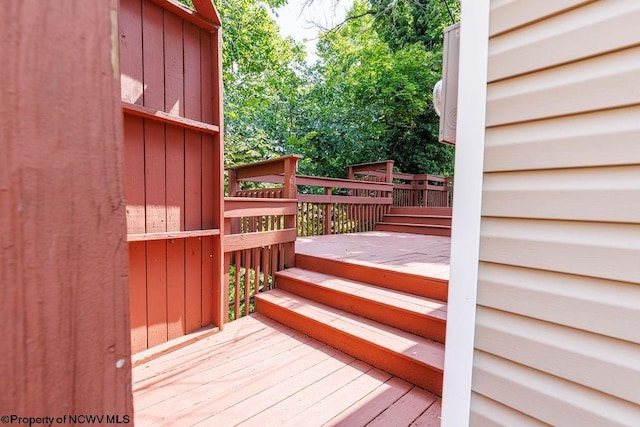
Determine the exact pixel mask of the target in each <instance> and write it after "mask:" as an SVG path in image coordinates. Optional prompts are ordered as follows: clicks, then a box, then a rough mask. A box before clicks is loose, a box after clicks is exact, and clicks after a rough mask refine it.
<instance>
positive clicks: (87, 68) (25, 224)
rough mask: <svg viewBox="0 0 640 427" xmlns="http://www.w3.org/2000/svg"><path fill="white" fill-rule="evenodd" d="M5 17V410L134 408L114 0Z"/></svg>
mask: <svg viewBox="0 0 640 427" xmlns="http://www.w3.org/2000/svg"><path fill="white" fill-rule="evenodd" d="M0 22H2V25H0V43H1V45H2V48H1V49H0V58H1V61H2V67H0V76H1V77H0V81H2V85H0V99H2V102H1V103H0V114H1V115H2V118H3V119H2V120H0V153H1V154H0V230H2V237H0V284H1V285H0V319H1V321H0V331H1V332H0V333H1V334H2V337H3V344H2V350H3V351H2V357H1V358H0V378H1V383H2V393H0V414H2V415H11V414H16V415H20V416H26V417H28V416H31V417H37V416H47V415H48V416H58V415H62V414H96V415H102V414H105V415H106V414H110V415H119V416H120V417H121V418H120V419H121V420H122V419H123V418H122V417H123V416H125V415H128V416H129V417H130V419H132V411H133V409H132V399H131V365H130V352H131V347H130V342H129V321H128V307H127V300H128V295H127V279H126V275H127V246H126V243H125V241H126V239H125V233H126V230H125V218H126V216H125V205H124V203H123V197H124V192H123V186H124V182H123V166H124V165H123V139H122V133H123V126H122V118H121V117H122V116H121V113H120V96H119V92H120V83H119V76H118V71H117V67H118V62H117V2H116V1H115V0H111V1H101V2H83V3H82V4H79V3H78V2H77V1H72V0H58V1H56V2H52V3H47V4H46V7H45V5H44V4H43V3H42V2H41V1H38V0H23V1H19V2H7V3H3V5H2V8H0ZM127 132H129V133H131V134H132V135H133V134H135V133H136V132H139V127H138V128H137V127H136V125H135V123H134V121H132V122H130V123H128V124H127ZM138 148H139V147H137V146H136V145H133V146H131V147H128V148H127V149H128V150H130V151H132V152H133V151H136V150H138ZM141 171H142V170H141ZM137 190H138V188H137V187H136V186H133V187H131V192H132V194H133V195H134V196H136V195H138V194H137V193H136V191H137ZM134 198H135V197H134ZM132 227H133V228H135V225H134V224H133V222H132ZM134 255H135V253H134Z"/></svg>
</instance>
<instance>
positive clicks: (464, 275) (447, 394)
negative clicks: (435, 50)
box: [442, 0, 489, 427]
mask: <svg viewBox="0 0 640 427" xmlns="http://www.w3.org/2000/svg"><path fill="white" fill-rule="evenodd" d="M461 22H462V24H461V28H460V77H459V87H458V120H457V122H458V126H457V136H456V139H457V141H456V161H455V171H456V184H455V185H456V191H455V193H454V202H453V205H454V206H455V208H454V210H453V226H452V236H451V272H450V280H449V301H448V316H447V347H446V351H445V369H444V372H445V375H444V389H443V394H442V405H443V406H442V426H443V427H460V426H466V425H469V415H470V405H471V374H472V369H473V345H474V341H473V337H474V330H475V314H476V291H477V283H478V259H479V242H480V214H481V204H482V177H483V158H484V139H485V138H484V135H485V110H486V98H487V55H488V40H489V0H475V1H472V0H463V2H462V19H461Z"/></svg>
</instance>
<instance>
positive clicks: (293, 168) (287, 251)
mask: <svg viewBox="0 0 640 427" xmlns="http://www.w3.org/2000/svg"><path fill="white" fill-rule="evenodd" d="M297 170H298V157H297V156H288V157H286V158H285V159H284V183H283V191H282V193H283V194H282V196H283V198H285V199H297V198H298V186H297V184H296V172H297ZM284 221H285V224H284V226H285V228H296V229H297V224H298V218H297V215H287V216H286V217H285V220H284ZM295 259H296V245H295V242H291V243H285V244H284V263H285V268H290V267H295Z"/></svg>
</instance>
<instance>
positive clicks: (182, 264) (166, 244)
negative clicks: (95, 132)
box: [120, 0, 226, 352]
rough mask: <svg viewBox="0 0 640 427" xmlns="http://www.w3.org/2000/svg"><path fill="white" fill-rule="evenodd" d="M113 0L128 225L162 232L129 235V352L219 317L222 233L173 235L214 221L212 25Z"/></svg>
mask: <svg viewBox="0 0 640 427" xmlns="http://www.w3.org/2000/svg"><path fill="white" fill-rule="evenodd" d="M120 3H121V6H120V58H121V69H120V71H121V74H122V100H123V110H124V116H125V130H126V132H125V156H126V170H125V173H126V175H127V178H126V187H125V192H126V201H127V226H128V233H129V234H130V235H134V234H135V235H136V238H135V239H130V240H147V239H141V238H140V236H141V235H144V234H148V233H172V234H171V235H170V236H169V235H167V237H166V238H164V239H163V238H158V237H157V236H162V235H156V237H154V239H153V240H151V239H148V240H147V241H135V242H134V241H131V242H130V243H129V248H130V251H131V255H130V257H129V259H130V267H129V271H130V276H131V283H130V290H131V295H130V296H131V298H130V309H131V316H132V319H134V321H133V322H132V331H131V333H132V347H133V351H134V352H138V351H141V350H144V349H146V348H148V347H152V346H155V345H158V344H161V343H164V342H166V341H167V340H169V339H172V338H177V337H179V336H182V335H184V334H187V333H189V332H193V331H196V330H198V329H200V328H202V327H205V326H209V325H216V326H220V325H221V324H222V322H221V321H220V319H221V318H222V315H221V311H222V309H221V306H220V304H221V303H220V301H219V300H220V295H221V291H220V290H219V288H220V286H221V280H220V278H221V264H222V261H221V259H222V255H221V254H222V250H221V241H222V237H223V236H222V235H221V234H218V233H217V232H212V233H203V234H208V235H203V236H199V237H190V236H188V235H187V234H186V233H185V234H184V235H182V236H181V237H180V238H174V237H175V232H178V233H179V232H181V231H192V230H218V229H220V228H221V224H222V201H221V197H222V182H223V181H222V179H221V177H222V155H223V150H222V138H221V136H220V133H219V132H217V131H216V130H219V131H221V129H222V108H221V107H220V105H221V85H220V81H221V80H220V76H219V73H220V71H221V70H220V68H219V66H218V64H219V58H220V55H219V49H220V40H221V39H220V34H219V32H220V31H219V28H218V27H219V25H218V23H216V22H212V21H207V18H204V17H203V16H201V15H199V14H197V13H196V12H188V11H185V9H183V8H181V7H180V6H178V5H176V4H174V3H172V2H170V1H162V0H153V1H151V0H121V2H120ZM209 12H211V11H209ZM131 104H135V105H137V106H139V107H132V106H131ZM141 108H143V109H144V111H148V112H149V114H140V113H139V112H138V110H141ZM185 119H188V120H185ZM212 129H214V130H212ZM218 258H220V259H219V260H218ZM225 311H226V309H225Z"/></svg>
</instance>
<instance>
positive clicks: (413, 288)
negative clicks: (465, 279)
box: [296, 253, 449, 301]
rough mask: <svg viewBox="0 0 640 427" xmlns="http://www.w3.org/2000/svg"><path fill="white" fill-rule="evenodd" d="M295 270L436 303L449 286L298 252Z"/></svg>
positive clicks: (422, 278) (443, 282)
mask: <svg viewBox="0 0 640 427" xmlns="http://www.w3.org/2000/svg"><path fill="white" fill-rule="evenodd" d="M296 267H298V268H301V269H304V270H309V271H317V272H319V273H325V274H331V275H333V276H337V277H341V278H344V279H349V280H355V281H357V282H362V283H369V284H372V285H375V286H380V287H383V288H387V289H394V290H396V291H400V292H405V293H408V294H413V295H418V296H423V297H426V298H433V299H435V300H438V301H447V297H448V295H447V294H448V291H449V283H448V280H446V279H440V278H435V277H427V276H421V275H417V274H411V273H406V272H403V271H394V270H390V269H388V268H380V267H374V266H372V265H363V264H357V263H353V262H349V261H343V260H337V259H329V258H323V257H319V256H314V255H305V254H300V253H296Z"/></svg>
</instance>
